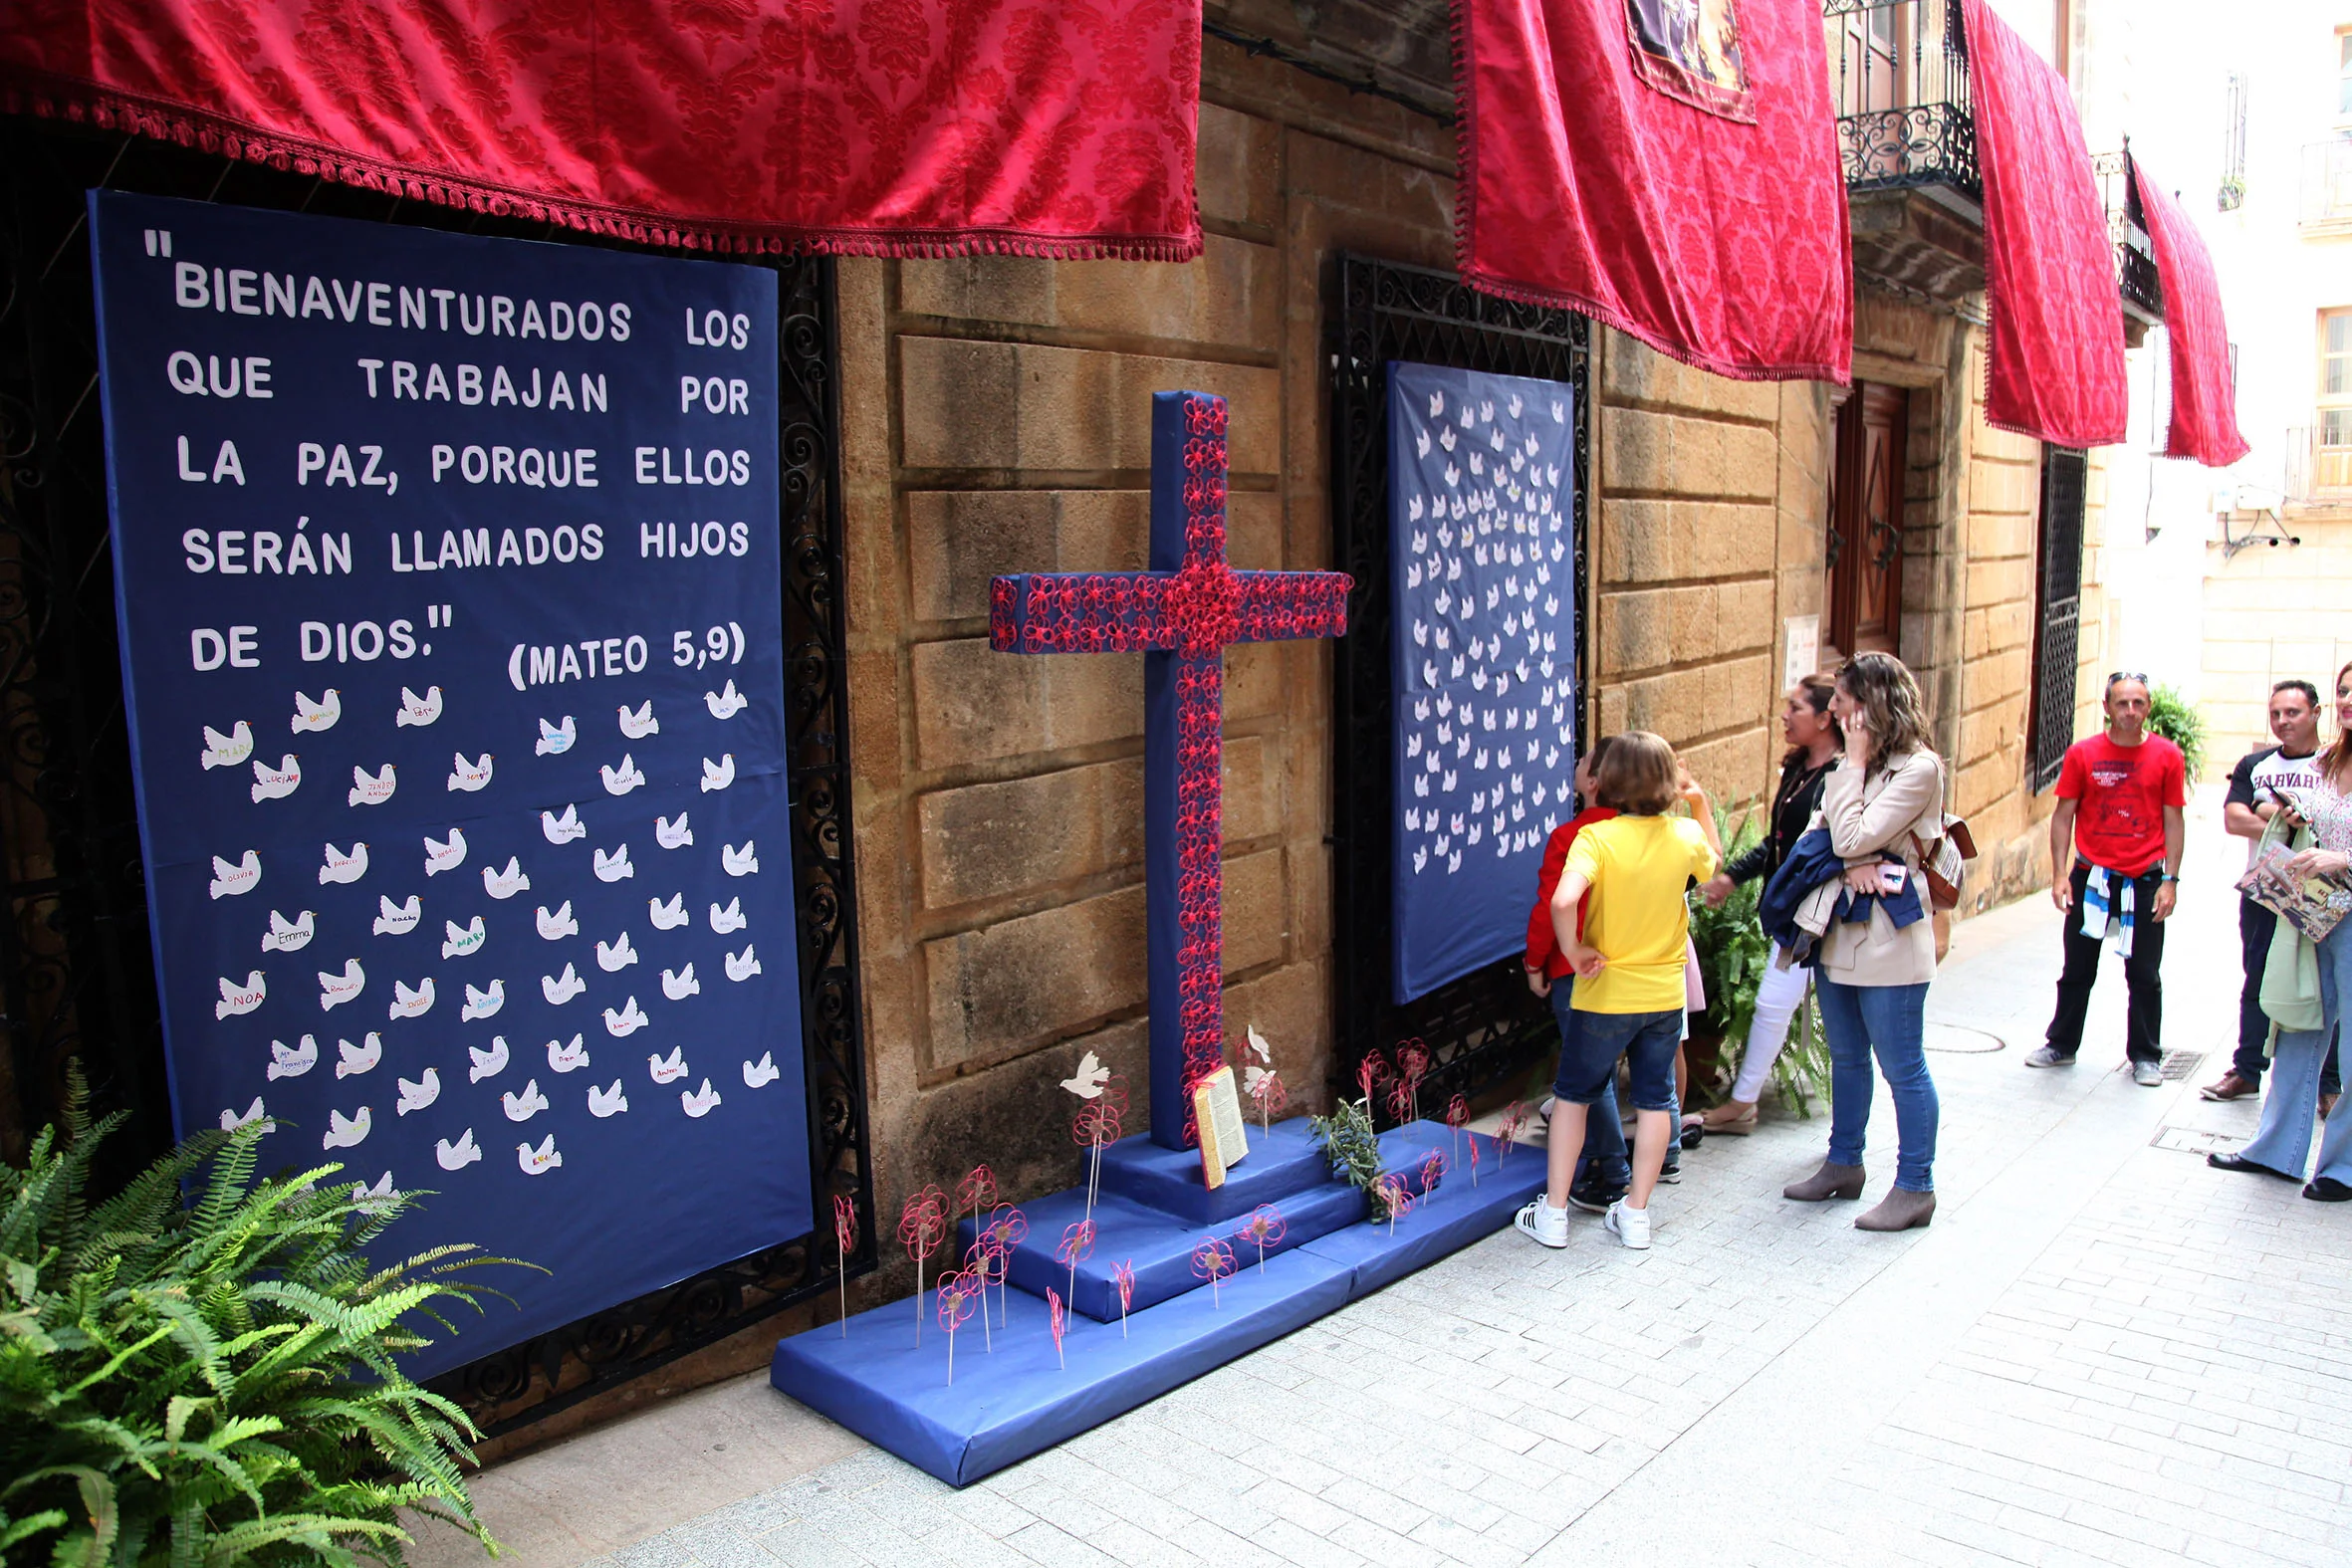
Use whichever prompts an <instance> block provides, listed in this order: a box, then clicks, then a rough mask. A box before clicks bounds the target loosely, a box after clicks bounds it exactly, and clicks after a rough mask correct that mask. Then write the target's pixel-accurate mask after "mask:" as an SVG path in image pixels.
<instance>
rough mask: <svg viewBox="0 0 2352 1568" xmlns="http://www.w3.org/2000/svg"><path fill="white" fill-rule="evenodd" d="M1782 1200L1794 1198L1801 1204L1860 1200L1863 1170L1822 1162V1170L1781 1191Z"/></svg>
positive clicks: (1790, 1184)
mask: <svg viewBox="0 0 2352 1568" xmlns="http://www.w3.org/2000/svg"><path fill="white" fill-rule="evenodd" d="M1780 1196H1781V1197H1782V1198H1793V1199H1794V1200H1796V1201H1797V1202H1798V1203H1800V1204H1817V1203H1819V1202H1821V1201H1822V1200H1823V1199H1825V1198H1859V1197H1861V1196H1862V1168H1861V1167H1860V1166H1858V1165H1833V1164H1831V1163H1830V1162H1829V1161H1827V1160H1823V1161H1822V1162H1821V1169H1819V1170H1818V1171H1815V1172H1814V1173H1813V1174H1812V1175H1810V1176H1808V1177H1806V1178H1805V1179H1804V1180H1803V1181H1801V1182H1790V1183H1789V1184H1788V1185H1787V1186H1786V1187H1783V1188H1781V1189H1780Z"/></svg>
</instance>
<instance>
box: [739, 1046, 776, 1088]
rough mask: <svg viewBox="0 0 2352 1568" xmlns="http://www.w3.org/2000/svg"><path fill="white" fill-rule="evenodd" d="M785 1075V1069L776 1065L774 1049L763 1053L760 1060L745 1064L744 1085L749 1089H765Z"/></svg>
mask: <svg viewBox="0 0 2352 1568" xmlns="http://www.w3.org/2000/svg"><path fill="white" fill-rule="evenodd" d="M783 1076H784V1069H783V1068H782V1067H779V1066H777V1065H776V1052H774V1051H769V1052H767V1053H766V1054H764V1055H762V1056H761V1057H760V1059H759V1060H758V1061H746V1062H745V1063H744V1064H743V1086H744V1087H745V1088H747V1089H765V1088H766V1087H768V1085H770V1084H771V1083H774V1082H775V1081H776V1080H777V1079H779V1078H781V1077H783Z"/></svg>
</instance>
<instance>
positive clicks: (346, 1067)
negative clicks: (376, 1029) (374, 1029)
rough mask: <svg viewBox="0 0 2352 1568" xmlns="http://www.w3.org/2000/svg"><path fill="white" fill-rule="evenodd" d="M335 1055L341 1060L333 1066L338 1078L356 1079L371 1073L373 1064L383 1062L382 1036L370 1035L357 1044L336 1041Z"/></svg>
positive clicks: (347, 1041) (373, 1068) (373, 1067)
mask: <svg viewBox="0 0 2352 1568" xmlns="http://www.w3.org/2000/svg"><path fill="white" fill-rule="evenodd" d="M335 1049H336V1053H337V1054H338V1055H340V1056H341V1057H342V1058H343V1059H342V1060H341V1061H339V1062H337V1063H336V1064H335V1075H336V1076H337V1077H338V1078H356V1077H357V1076H359V1074H361V1073H363V1072H373V1071H374V1070H375V1064H376V1063H377V1062H379V1061H381V1060H383V1036H382V1035H380V1034H375V1033H370V1034H368V1035H367V1036H366V1037H365V1038H364V1039H362V1040H360V1041H359V1043H358V1044H356V1045H353V1043H352V1042H351V1041H350V1040H337V1041H336V1042H335Z"/></svg>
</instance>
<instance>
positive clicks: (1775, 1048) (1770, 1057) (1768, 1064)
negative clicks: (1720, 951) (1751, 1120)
mask: <svg viewBox="0 0 2352 1568" xmlns="http://www.w3.org/2000/svg"><path fill="white" fill-rule="evenodd" d="M1812 978H1813V972H1812V971H1811V970H1809V969H1805V968H1803V967H1802V966H1800V965H1795V964H1791V965H1789V966H1788V967H1787V968H1785V969H1783V968H1781V967H1780V950H1779V949H1778V948H1777V947H1775V948H1773V950H1772V961H1771V962H1770V963H1769V964H1766V965H1765V966H1764V978H1763V979H1761V980H1759V981H1758V982H1757V986H1756V1021H1755V1022H1753V1023H1751V1024H1750V1025H1749V1026H1748V1054H1747V1055H1745V1056H1743V1057H1742V1058H1741V1059H1740V1077H1739V1080H1738V1081H1737V1082H1735V1083H1734V1084H1733V1085H1732V1098H1733V1099H1735V1100H1738V1101H1740V1102H1741V1103H1742V1104H1743V1105H1747V1104H1753V1103H1754V1102H1755V1101H1757V1100H1759V1099H1762V1098H1763V1097H1764V1085H1765V1084H1766V1083H1767V1082H1769V1081H1770V1080H1771V1076H1772V1063H1773V1062H1774V1061H1776V1060H1778V1059H1779V1056H1780V1047H1781V1046H1783V1045H1785V1044H1787V1043H1788V1024H1789V1020H1790V1019H1792V1018H1794V1017H1795V1016H1796V1009H1797V1008H1800V1007H1802V1006H1804V1000H1805V990H1806V988H1807V987H1808V986H1809V985H1810V984H1811V983H1812Z"/></svg>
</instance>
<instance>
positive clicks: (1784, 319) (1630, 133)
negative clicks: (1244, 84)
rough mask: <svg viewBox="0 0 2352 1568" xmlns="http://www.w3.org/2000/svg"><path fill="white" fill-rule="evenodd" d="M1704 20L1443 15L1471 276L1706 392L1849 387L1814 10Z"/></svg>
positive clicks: (1839, 196) (1533, 2)
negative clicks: (1640, 348)
mask: <svg viewBox="0 0 2352 1568" xmlns="http://www.w3.org/2000/svg"><path fill="white" fill-rule="evenodd" d="M1681 15H1682V13H1679V12H1678V13H1676V19H1677V20H1679V19H1680V17H1681ZM1704 16H1705V18H1706V22H1705V23H1704V24H1702V29H1701V30H1699V31H1691V30H1686V29H1685V28H1684V27H1682V26H1678V25H1674V24H1673V23H1670V22H1665V21H1662V20H1661V18H1662V17H1663V12H1662V11H1661V10H1660V8H1659V7H1657V6H1655V5H1651V4H1644V3H1639V0H1637V3H1636V4H1635V5H1634V6H1633V7H1632V8H1631V9H1630V10H1629V7H1628V0H1454V29H1455V37H1456V46H1457V47H1456V51H1455V59H1456V66H1455V73H1456V75H1455V82H1456V90H1457V92H1458V94H1459V97H1460V100H1461V106H1462V152H1461V176H1460V178H1461V186H1460V194H1459V198H1458V199H1459V212H1458V215H1457V219H1456V223H1455V243H1456V245H1457V246H1458V248H1459V250H1460V254H1461V265H1462V272H1463V275H1464V276H1465V277H1466V278H1468V279H1469V281H1470V282H1471V284H1472V285H1473V286H1475V287H1477V288H1480V289H1483V290H1486V291H1487V292H1489V293H1492V294H1499V295H1503V296H1506V297H1508V298H1511V299H1516V300H1526V301H1529V302H1532V303H1535V304H1540V305H1556V306H1565V307H1567V308H1568V309H1570V310H1575V311H1581V312H1583V313H1585V314H1586V315H1588V316H1591V317H1592V318H1594V319H1595V320H1597V321H1602V322H1606V323H1608V324H1609V325H1610V326H1611V327H1614V328H1616V329H1618V330H1619V331H1620V332H1624V333H1629V334H1631V335H1632V336H1635V337H1638V338H1640V339H1641V340H1642V341H1644V342H1646V343H1649V344H1651V345H1652V346H1653V347H1655V348H1657V349H1659V350H1660V351H1661V352H1664V353H1669V354H1672V355H1673V356H1674V357H1676V358H1677V359H1681V360H1683V361H1685V362H1686V363H1689V364H1695V365H1697V366H1699V367H1700V368H1701V369H1705V370H1712V371H1714V372H1715V373H1716V374H1718V375H1726V376H1735V377H1738V378H1740V379H1742V380H1753V381H1763V380H1799V379H1810V380H1821V381H1836V382H1840V383H1842V382H1844V381H1846V380H1847V379H1848V375H1849V368H1848V367H1849V366H1850V364H1851V362H1852V358H1853V275H1852V270H1851V266H1850V264H1849V262H1848V260H1847V256H1846V199H1845V178H1844V175H1843V173H1842V172H1841V170H1840V167H1839V164H1838V157H1837V131H1836V122H1835V120H1834V118H1833V117H1832V115H1831V113H1830V104H1829V79H1828V60H1827V55H1826V52H1825V51H1824V50H1823V48H1822V46H1821V10H1820V5H1819V0H1737V3H1736V4H1726V5H1719V6H1714V7H1710V8H1707V10H1706V11H1705V13H1704ZM1709 25H1712V26H1714V27H1716V28H1718V29H1719V30H1717V31H1713V32H1708V31H1704V28H1705V27H1706V26H1709ZM1645 40H1646V41H1647V42H1648V43H1649V44H1650V45H1651V46H1652V47H1649V48H1645ZM1669 81H1671V82H1684V81H1689V82H1697V83H1701V84H1703V85H1705V86H1706V87H1707V88H1708V93H1707V94H1706V95H1705V97H1706V100H1707V102H1709V103H1712V104H1714V105H1715V107H1714V108H1712V109H1711V108H1708V107H1702V104H1701V103H1700V102H1698V99H1699V98H1700V95H1698V94H1696V93H1691V92H1679V93H1678V92H1673V91H1669V90H1668V89H1667V88H1665V87H1663V86H1661V85H1660V84H1661V82H1669Z"/></svg>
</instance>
